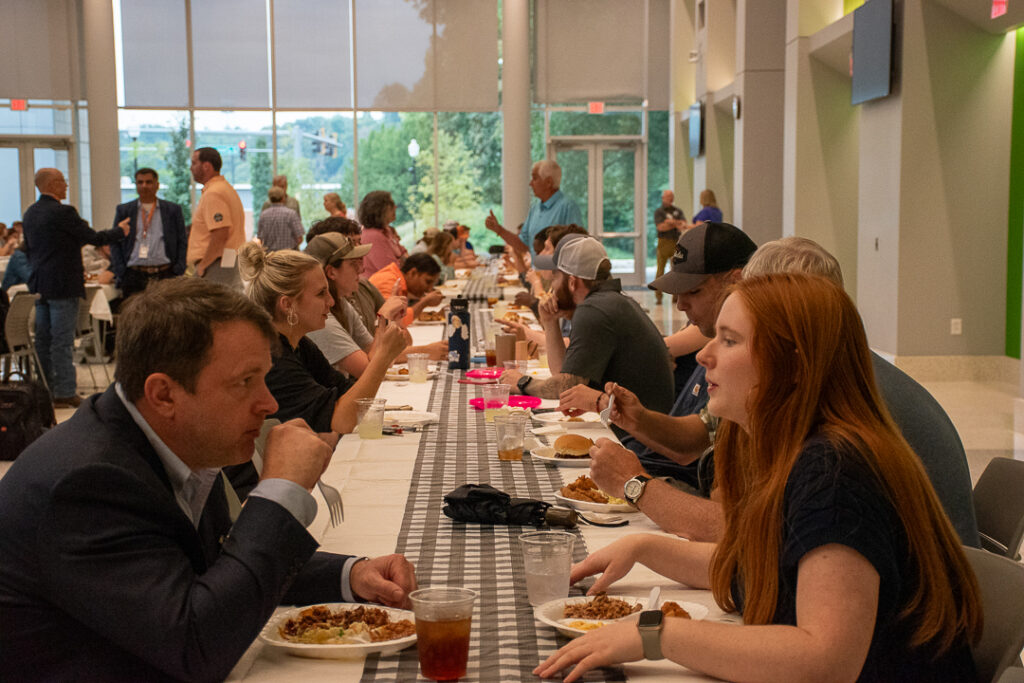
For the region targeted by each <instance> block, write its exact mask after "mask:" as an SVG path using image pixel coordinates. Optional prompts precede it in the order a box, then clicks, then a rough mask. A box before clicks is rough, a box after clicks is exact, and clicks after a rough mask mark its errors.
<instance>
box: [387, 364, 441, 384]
mask: <svg viewBox="0 0 1024 683" xmlns="http://www.w3.org/2000/svg"><path fill="white" fill-rule="evenodd" d="M437 373H438V370H437V368H436V367H434V366H429V365H428V366H427V379H434V378H435V377H437ZM384 379H389V380H392V381H395V382H408V381H409V365H408V364H406V363H398V364H396V365H392V366H391V367H390V368H388V371H387V372H385V373H384Z"/></svg>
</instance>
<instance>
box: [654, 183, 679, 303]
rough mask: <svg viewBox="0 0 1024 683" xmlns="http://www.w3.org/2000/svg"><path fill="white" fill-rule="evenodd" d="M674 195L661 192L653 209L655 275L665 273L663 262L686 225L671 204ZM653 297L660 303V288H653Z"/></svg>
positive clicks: (667, 191) (669, 191)
mask: <svg viewBox="0 0 1024 683" xmlns="http://www.w3.org/2000/svg"><path fill="white" fill-rule="evenodd" d="M675 200H676V195H675V193H674V192H672V190H665V191H664V192H662V193H661V206H659V207H658V208H657V209H655V210H654V228H655V230H657V231H658V270H657V272H656V273H655V277H661V276H662V275H664V274H665V264H666V263H668V262H669V259H671V258H672V254H674V253H675V252H676V242H678V241H679V237H680V235H682V231H683V227H684V226H685V225H686V216H684V215H683V212H682V210H681V209H679V207H677V206H673V204H672V202H674V201H675ZM654 299H655V301H657V303H659V304H660V303H661V290H660V289H658V290H655V294H654Z"/></svg>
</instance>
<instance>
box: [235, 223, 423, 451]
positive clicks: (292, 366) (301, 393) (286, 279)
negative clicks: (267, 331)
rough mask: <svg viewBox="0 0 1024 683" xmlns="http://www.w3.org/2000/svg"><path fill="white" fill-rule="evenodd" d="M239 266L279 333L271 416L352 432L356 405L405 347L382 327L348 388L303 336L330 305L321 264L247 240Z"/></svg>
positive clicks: (394, 330)
mask: <svg viewBox="0 0 1024 683" xmlns="http://www.w3.org/2000/svg"><path fill="white" fill-rule="evenodd" d="M239 267H240V269H241V272H242V276H243V277H244V278H245V279H246V280H251V282H249V288H248V295H249V298H250V299H252V300H253V301H254V302H255V303H256V304H258V305H259V306H261V307H263V309H264V310H266V311H267V313H269V314H270V316H271V318H272V319H273V323H274V327H275V329H277V332H278V334H279V335H280V342H281V348H280V349H278V350H277V352H276V353H275V354H274V357H273V365H272V367H271V369H270V372H269V373H267V378H266V382H267V387H269V388H270V392H271V393H272V394H273V395H274V399H275V400H276V401H277V404H278V409H277V413H275V414H273V415H271V416H270V417H271V418H276V419H279V420H281V421H282V422H284V421H286V420H290V419H292V418H296V417H299V418H302V419H303V420H305V421H306V423H307V424H309V426H310V427H311V428H312V429H313V430H314V431H316V432H337V433H339V434H346V433H348V432H351V431H352V429H353V428H354V427H355V425H356V416H357V408H356V399H359V398H370V397H373V396H374V395H375V394H376V393H377V389H378V388H379V387H380V383H381V381H382V380H383V379H384V373H385V372H386V371H387V369H388V367H389V366H390V365H391V363H392V362H393V361H394V359H395V357H396V356H397V355H398V354H399V353H401V351H402V349H403V348H404V347H405V338H404V336H403V334H402V329H401V327H399V326H398V325H397V324H395V323H390V322H389V323H386V328H385V329H384V330H383V331H382V333H381V334H380V336H379V345H380V348H379V349H378V350H377V352H376V353H375V354H374V355H373V358H371V359H370V361H369V363H368V365H367V367H366V369H365V371H364V372H363V373H362V375H361V376H360V377H359V379H358V380H356V381H355V382H352V381H351V380H349V379H348V378H346V377H345V376H344V375H343V374H341V373H340V372H338V371H337V370H336V369H334V368H332V367H331V365H330V363H328V362H327V359H326V358H324V355H323V353H321V352H320V350H319V349H317V347H316V345H315V344H314V343H313V342H312V341H310V340H309V339H308V338H307V337H306V335H307V334H308V333H310V332H312V331H314V330H319V329H321V328H322V327H323V326H324V324H325V323H326V321H327V316H329V315H330V314H331V306H332V305H333V303H334V300H333V299H332V298H331V294H330V290H329V289H328V285H327V278H326V277H325V276H324V269H323V267H322V266H321V264H320V262H319V261H317V260H316V259H315V258H313V257H312V256H310V255H308V254H303V253H301V252H297V251H275V252H272V253H267V252H265V251H264V250H263V247H261V246H260V245H259V244H256V243H255V242H247V243H246V244H244V245H243V246H242V249H241V252H240V253H239ZM382 324H384V323H382Z"/></svg>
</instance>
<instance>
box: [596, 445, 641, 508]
mask: <svg viewBox="0 0 1024 683" xmlns="http://www.w3.org/2000/svg"><path fill="white" fill-rule="evenodd" d="M638 474H646V472H644V467H643V465H641V464H640V460H639V459H638V458H637V457H636V455H635V454H634V453H633V451H631V450H629V449H628V448H624V447H622V446H620V445H619V444H617V443H615V442H614V441H612V440H611V439H598V440H597V443H595V444H594V445H593V446H592V447H591V448H590V478H591V479H593V480H594V483H595V484H597V485H598V487H599V488H600V489H601V490H602V491H609V492H611V495H613V496H616V497H620V498H621V497H622V488H623V487H624V486H625V485H626V482H627V481H629V480H630V479H632V478H633V477H635V476H637V475H638Z"/></svg>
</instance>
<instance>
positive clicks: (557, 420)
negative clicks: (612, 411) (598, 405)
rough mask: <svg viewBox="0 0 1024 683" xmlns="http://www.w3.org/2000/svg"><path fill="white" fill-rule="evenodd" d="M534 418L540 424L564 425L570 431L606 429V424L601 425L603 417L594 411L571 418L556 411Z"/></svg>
mask: <svg viewBox="0 0 1024 683" xmlns="http://www.w3.org/2000/svg"><path fill="white" fill-rule="evenodd" d="M534 417H536V419H537V420H538V421H540V422H545V423H547V424H557V425H562V426H563V427H567V428H569V429H593V428H597V427H601V428H603V427H604V424H602V423H601V416H600V415H598V414H597V413H595V412H592V411H591V412H587V413H583V414H582V415H576V416H574V417H570V416H568V415H566V414H565V413H563V412H561V411H558V410H556V411H554V412H551V413H541V414H540V415H535V416H534Z"/></svg>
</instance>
